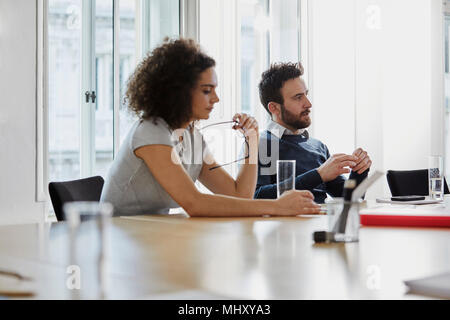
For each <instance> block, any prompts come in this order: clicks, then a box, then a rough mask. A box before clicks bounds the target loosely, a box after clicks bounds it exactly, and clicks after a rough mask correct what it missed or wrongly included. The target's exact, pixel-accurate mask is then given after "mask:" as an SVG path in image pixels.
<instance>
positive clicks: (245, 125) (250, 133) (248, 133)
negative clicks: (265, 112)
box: [233, 113, 259, 138]
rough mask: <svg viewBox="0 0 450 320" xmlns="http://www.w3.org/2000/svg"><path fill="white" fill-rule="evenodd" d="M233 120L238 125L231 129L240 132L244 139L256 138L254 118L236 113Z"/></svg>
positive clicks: (256, 128) (256, 127)
mask: <svg viewBox="0 0 450 320" xmlns="http://www.w3.org/2000/svg"><path fill="white" fill-rule="evenodd" d="M233 120H234V121H237V122H239V124H236V125H234V126H233V129H234V130H239V131H240V132H242V134H243V135H244V136H245V138H251V137H255V136H256V137H258V134H259V128H258V121H256V119H255V118H253V117H251V116H249V115H248V114H245V113H237V114H236V115H235V116H234V117H233Z"/></svg>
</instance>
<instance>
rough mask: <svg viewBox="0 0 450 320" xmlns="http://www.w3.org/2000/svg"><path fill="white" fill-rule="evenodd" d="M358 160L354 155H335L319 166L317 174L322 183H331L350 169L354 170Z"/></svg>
mask: <svg viewBox="0 0 450 320" xmlns="http://www.w3.org/2000/svg"><path fill="white" fill-rule="evenodd" d="M355 152H356V151H355ZM359 160H360V159H359V158H358V157H357V156H355V155H348V154H343V153H339V154H335V155H332V156H331V157H330V158H329V159H328V160H327V161H326V162H325V163H324V164H323V165H321V166H320V167H319V169H317V172H319V175H320V177H321V178H322V181H323V182H328V181H332V180H334V179H336V178H337V177H339V176H340V175H341V174H344V173H350V168H355V167H356V166H357V165H358V161H359Z"/></svg>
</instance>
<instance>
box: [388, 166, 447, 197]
mask: <svg viewBox="0 0 450 320" xmlns="http://www.w3.org/2000/svg"><path fill="white" fill-rule="evenodd" d="M387 181H388V184H389V189H391V193H392V196H394V197H395V196H415V195H417V196H428V194H429V190H428V170H427V169H421V170H409V171H394V170H388V172H387ZM444 193H445V194H449V190H448V186H447V181H446V180H445V178H444Z"/></svg>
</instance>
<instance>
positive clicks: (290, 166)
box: [277, 160, 296, 198]
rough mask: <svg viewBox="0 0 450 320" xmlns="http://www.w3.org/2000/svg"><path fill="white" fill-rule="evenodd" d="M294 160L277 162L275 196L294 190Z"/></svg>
mask: <svg viewBox="0 0 450 320" xmlns="http://www.w3.org/2000/svg"><path fill="white" fill-rule="evenodd" d="M295 165H296V162H295V160H278V161H277V196H278V198H279V197H281V195H282V194H283V193H284V192H286V191H289V190H294V189H295Z"/></svg>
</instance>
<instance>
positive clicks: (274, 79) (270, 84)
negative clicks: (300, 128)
mask: <svg viewBox="0 0 450 320" xmlns="http://www.w3.org/2000/svg"><path fill="white" fill-rule="evenodd" d="M302 75H303V66H302V64H301V63H300V62H299V63H275V64H272V65H271V66H270V69H269V70H267V71H265V72H264V73H263V74H262V79H261V82H260V83H259V98H260V99H261V103H262V105H263V107H264V108H265V109H266V110H267V112H268V113H269V114H270V115H272V114H271V113H270V111H269V102H276V103H279V104H284V99H283V96H282V95H281V88H283V85H284V83H285V82H286V81H288V80H291V79H296V78H298V77H300V76H302Z"/></svg>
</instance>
